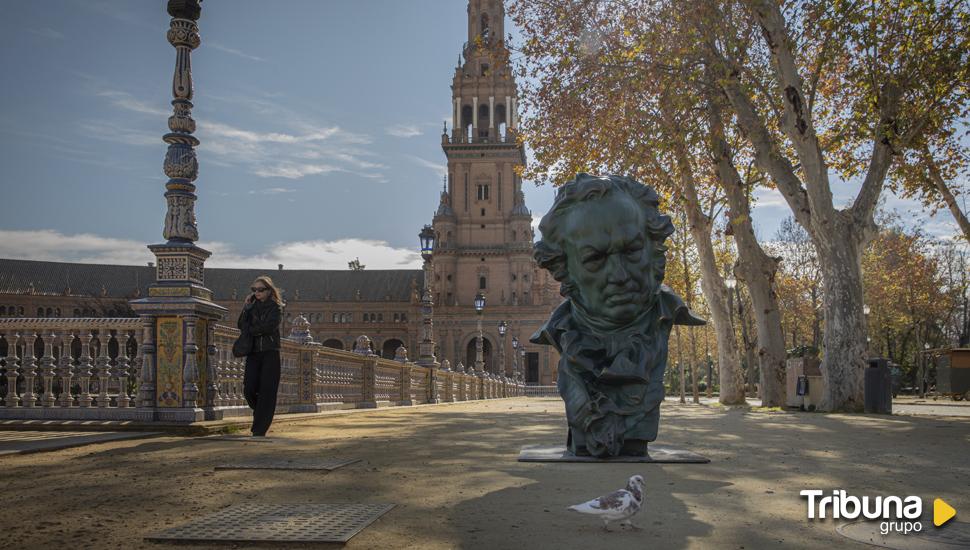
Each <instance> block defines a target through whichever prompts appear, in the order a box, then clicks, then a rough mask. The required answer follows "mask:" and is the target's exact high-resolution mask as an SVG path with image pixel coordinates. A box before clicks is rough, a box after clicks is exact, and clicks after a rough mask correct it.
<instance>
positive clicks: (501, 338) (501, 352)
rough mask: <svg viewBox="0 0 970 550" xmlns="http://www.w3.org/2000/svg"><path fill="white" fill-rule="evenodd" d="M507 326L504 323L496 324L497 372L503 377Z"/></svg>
mask: <svg viewBox="0 0 970 550" xmlns="http://www.w3.org/2000/svg"><path fill="white" fill-rule="evenodd" d="M508 330H509V326H508V325H507V324H506V323H505V321H501V322H499V324H498V372H499V374H500V375H502V376H505V333H506V332H508Z"/></svg>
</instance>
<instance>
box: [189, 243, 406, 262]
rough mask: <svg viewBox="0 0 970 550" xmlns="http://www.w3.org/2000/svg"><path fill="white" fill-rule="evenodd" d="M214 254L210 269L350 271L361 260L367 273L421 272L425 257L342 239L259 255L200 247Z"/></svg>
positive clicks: (223, 247)
mask: <svg viewBox="0 0 970 550" xmlns="http://www.w3.org/2000/svg"><path fill="white" fill-rule="evenodd" d="M200 246H202V247H203V248H206V249H207V250H211V251H212V257H211V258H209V260H208V261H207V262H206V266H208V267H236V268H252V267H254V266H255V267H259V266H266V268H267V269H269V268H275V267H276V265H277V264H283V265H284V266H285V267H286V268H287V269H347V262H349V261H350V260H352V259H354V258H360V262H361V263H362V264H364V265H366V266H367V269H419V268H420V267H421V254H420V253H418V252H417V251H414V250H411V249H409V248H395V247H392V246H391V245H389V244H388V243H387V241H379V240H369V239H340V240H336V241H321V240H316V241H298V242H292V243H278V244H276V245H273V246H272V247H270V250H269V251H267V252H263V253H260V254H255V255H242V254H236V253H235V252H233V250H232V247H230V246H228V245H225V244H224V243H208V244H207V243H200Z"/></svg>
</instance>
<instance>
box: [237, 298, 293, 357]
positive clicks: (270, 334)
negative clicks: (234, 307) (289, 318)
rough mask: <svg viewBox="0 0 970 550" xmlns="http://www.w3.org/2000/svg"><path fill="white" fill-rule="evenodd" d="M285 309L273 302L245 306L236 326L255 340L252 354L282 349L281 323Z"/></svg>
mask: <svg viewBox="0 0 970 550" xmlns="http://www.w3.org/2000/svg"><path fill="white" fill-rule="evenodd" d="M282 319H283V308H282V306H280V305H279V304H277V303H276V302H274V301H273V300H266V301H265V302H260V301H258V300H257V301H256V302H254V303H251V304H246V305H245V306H243V310H242V313H240V314H239V320H238V321H237V322H236V326H238V327H239V330H241V331H242V332H243V333H244V334H249V335H250V336H252V338H253V350H252V353H258V352H261V351H270V350H278V349H280V321H281V320H282Z"/></svg>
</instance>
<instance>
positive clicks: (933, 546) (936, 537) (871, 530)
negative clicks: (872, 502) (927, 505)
mask: <svg viewBox="0 0 970 550" xmlns="http://www.w3.org/2000/svg"><path fill="white" fill-rule="evenodd" d="M921 523H922V524H923V529H922V530H921V531H920V532H918V533H917V532H912V533H909V534H906V535H902V534H898V533H889V534H887V535H883V534H882V533H880V532H879V522H878V521H856V522H852V523H846V524H844V525H839V526H838V527H836V528H835V530H836V531H837V532H838V533H839V534H840V535H842V536H843V537H846V538H850V539H852V540H855V541H858V542H864V543H866V544H871V545H873V546H882V547H883V548H894V549H896V550H924V549H926V550H943V549H945V548H954V549H956V548H970V523H963V522H959V521H950V522H948V523H946V524H945V525H943V526H942V527H934V526H933V520H932V518H931V519H923V521H922V522H921Z"/></svg>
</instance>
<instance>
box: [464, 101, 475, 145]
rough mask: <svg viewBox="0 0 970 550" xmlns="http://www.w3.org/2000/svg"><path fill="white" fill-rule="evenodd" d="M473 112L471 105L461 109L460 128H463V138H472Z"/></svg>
mask: <svg viewBox="0 0 970 550" xmlns="http://www.w3.org/2000/svg"><path fill="white" fill-rule="evenodd" d="M474 115H475V112H474V111H473V110H472V106H471V105H465V106H463V107H462V108H461V127H462V128H464V130H465V132H464V134H465V137H466V138H470V137H472V124H474V122H475V118H474Z"/></svg>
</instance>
